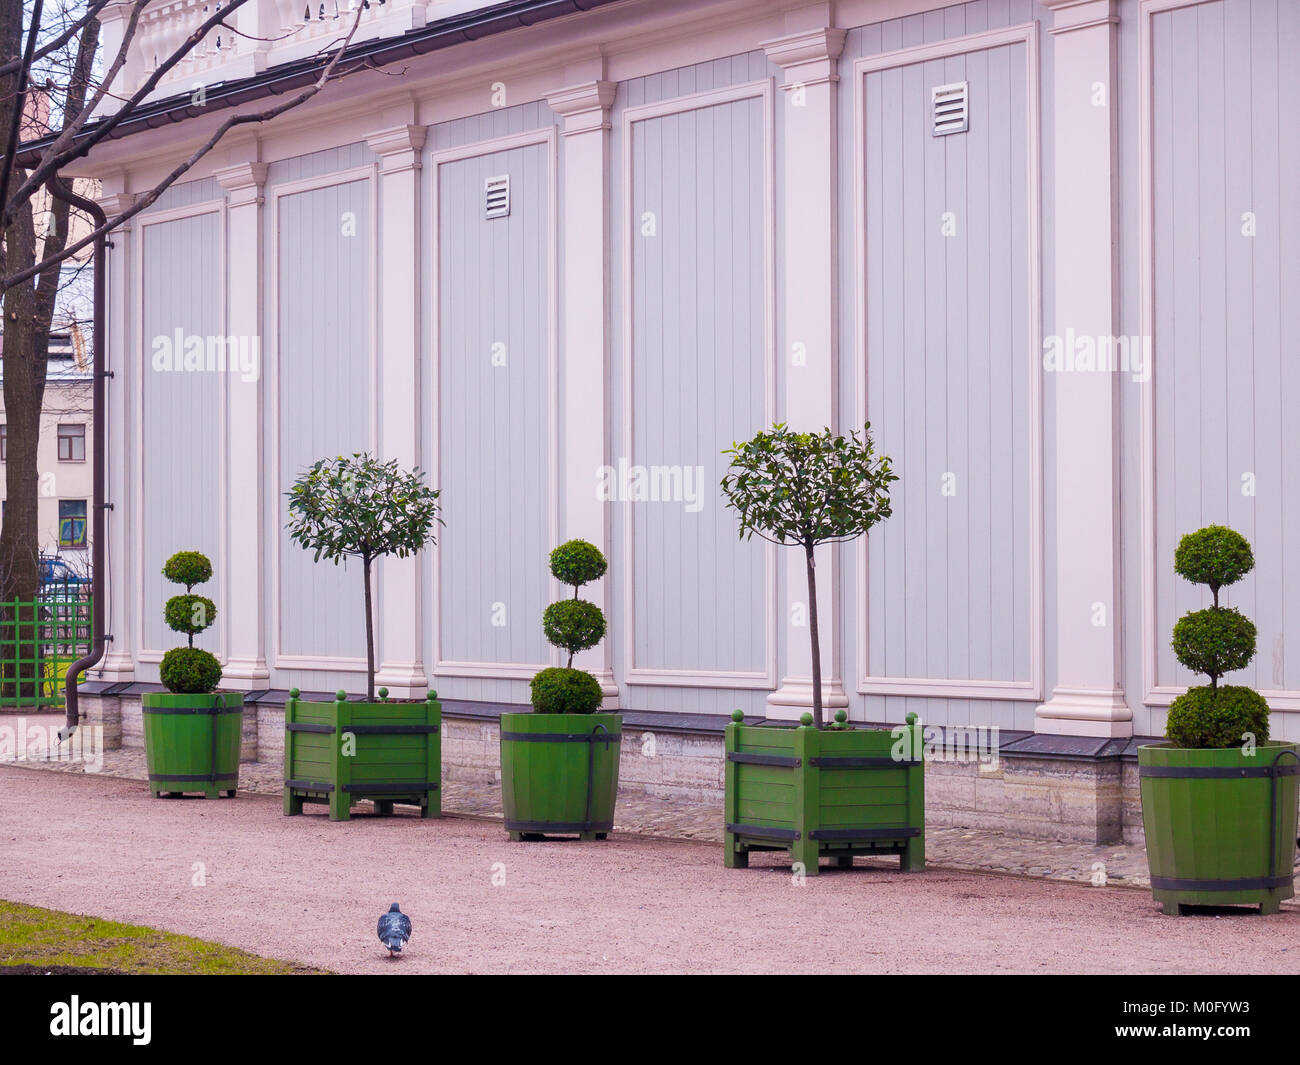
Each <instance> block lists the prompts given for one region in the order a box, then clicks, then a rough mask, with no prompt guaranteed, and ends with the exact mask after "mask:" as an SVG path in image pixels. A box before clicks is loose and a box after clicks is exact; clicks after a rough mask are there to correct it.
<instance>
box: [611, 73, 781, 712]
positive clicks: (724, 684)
mask: <svg viewBox="0 0 1300 1065" xmlns="http://www.w3.org/2000/svg"><path fill="white" fill-rule="evenodd" d="M775 96H776V93H775V87H774V83H773V80H772V78H763V79H761V80H759V81H751V82H745V83H743V84H739V85H731V86H728V87H726V88H722V89H716V90H711V91H707V92H697V93H691V94H689V95H686V96H675V97H673V98H671V99H667V100H661V101H658V102H656V103H650V104H642V105H640V106H637V107H628V108H625V109H624V110H623V113H622V116H621V119H620V134H621V137H622V141H623V145H622V166H623V174H622V185H623V189H622V198H623V210H622V212H621V222H620V223H619V224H620V225H621V226H622V241H623V284H622V290H623V295H622V299H623V303H622V314H623V323H622V332H623V335H622V343H623V433H622V445H623V454H624V455H625V456H626V457H627V460H628V462H629V463H632V462H633V460H634V456H633V440H634V433H633V424H634V414H635V398H636V397H635V396H634V395H633V388H632V382H633V376H632V350H633V343H634V340H635V338H634V337H633V335H632V332H633V328H632V319H633V315H632V307H633V299H634V292H633V288H634V285H633V267H632V264H633V246H634V243H635V235H634V231H635V228H636V227H635V214H634V209H633V203H632V196H633V189H632V131H633V126H634V125H635V124H636V123H637V122H644V121H646V120H648V119H654V118H663V117H664V116H666V115H675V114H682V113H684V112H686V111H699V110H704V109H706V108H709V107H718V106H720V105H723V104H730V103H737V102H739V101H741V100H752V99H757V100H760V101H761V103H762V107H763V215H764V225H763V285H764V301H765V308H764V316H763V332H764V344H763V349H764V350H763V354H764V362H765V375H764V376H765V381H764V411H763V413H764V419H765V421H766V423H767V424H769V425H770V424H771V423H772V422H773V421H774V420H775V419H776V415H777V407H776V397H777V380H776V375H777V352H776V334H777V302H776V300H777V290H776V164H777V160H776V104H775ZM625 505H626V504H625ZM623 524H624V529H623V550H624V560H623V567H622V569H623V580H624V585H623V641H624V655H625V657H624V662H625V663H626V665H625V667H624V672H623V677H622V680H623V683H625V684H631V685H657V686H664V687H682V688H718V689H750V690H766V691H770V690H772V689H774V688H776V685H777V646H776V644H777V611H778V604H777V558H776V547H775V546H774V545H772V544H766V545H765V546H764V559H763V566H764V586H765V594H764V605H765V615H766V616H765V618H764V630H765V631H764V656H765V661H766V668H765V669H763V670H760V671H743V670H741V671H735V670H692V669H663V668H651V667H646V666H638V665H637V664H636V579H635V571H636V565H635V522H634V521H633V517H632V514H631V512H629V513H628V514H627V516H626V519H625V521H624V523H623Z"/></svg>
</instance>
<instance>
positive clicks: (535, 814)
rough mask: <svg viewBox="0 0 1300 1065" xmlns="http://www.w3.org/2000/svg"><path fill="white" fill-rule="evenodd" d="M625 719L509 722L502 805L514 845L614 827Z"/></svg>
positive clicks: (535, 717)
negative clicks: (523, 840)
mask: <svg viewBox="0 0 1300 1065" xmlns="http://www.w3.org/2000/svg"><path fill="white" fill-rule="evenodd" d="M622 738H623V715H622V714H536V713H534V714H527V713H522V714H502V715H501V804H502V806H503V807H504V809H505V821H506V830H507V831H508V832H509V833H510V838H511V839H513V840H521V839H536V838H539V837H546V836H557V835H575V834H576V835H577V836H578V837H579V838H580V839H604V838H605V836H606V835H607V834H608V833H609V831H610V830H611V829H612V828H613V827H614V802H615V799H616V798H617V797H618V757H619V748H620V747H621V741H622Z"/></svg>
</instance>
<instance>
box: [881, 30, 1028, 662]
mask: <svg viewBox="0 0 1300 1065" xmlns="http://www.w3.org/2000/svg"><path fill="white" fill-rule="evenodd" d="M956 81H967V82H969V85H970V95H969V99H970V109H971V113H970V129H969V131H968V132H966V133H959V134H952V135H948V136H943V137H934V136H932V134H931V96H930V94H931V89H932V88H933V87H934V86H937V85H944V84H948V83H951V82H956ZM865 92H866V97H865V108H864V119H863V120H864V126H865V129H864V131H863V133H864V136H865V138H866V140H865V146H866V151H865V160H864V165H865V167H866V174H865V176H864V177H865V189H866V205H865V219H866V241H867V246H866V277H865V279H864V282H865V285H866V330H867V332H866V338H867V339H866V342H867V351H866V352H865V357H866V360H867V366H866V380H867V409H868V418H869V420H870V421H871V423H872V429H873V433H874V434H875V437H876V441H877V443H878V445H879V447H880V449H881V450H882V451H883V452H884V453H885V454H888V455H890V456H891V457H892V458H893V460H894V463H895V470H896V472H897V473H898V475H899V477H900V480H899V481H898V483H896V484H895V485H894V488H893V498H894V515H893V517H892V518H891V519H890V520H889V521H887V522H885V523H884V525H882V526H881V527H880V528H879V530H877V531H875V532H873V533H872V534H871V538H870V541H869V547H868V557H869V566H870V569H869V581H868V585H869V604H868V617H869V619H870V621H871V622H872V624H871V625H870V627H869V652H868V669H869V674H870V675H871V676H877V677H907V678H924V679H936V680H939V679H952V680H987V681H1003V682H1015V681H1026V680H1029V679H1031V652H1030V649H1031V640H1032V639H1034V638H1036V635H1035V634H1034V633H1031V631H1030V617H1031V611H1030V595H1031V583H1032V582H1031V571H1030V565H1031V559H1030V538H1031V522H1032V521H1034V520H1035V516H1034V515H1033V514H1032V513H1031V506H1030V500H1031V476H1032V472H1031V463H1030V439H1031V437H1030V434H1031V433H1032V432H1033V431H1034V424H1033V413H1032V411H1031V409H1030V405H1031V404H1030V397H1031V391H1030V383H1031V380H1032V378H1031V377H1030V374H1031V373H1033V372H1037V370H1036V361H1035V360H1036V354H1035V353H1031V352H1030V351H1029V343H1030V338H1029V330H1028V322H1029V312H1028V298H1029V295H1028V293H1029V270H1030V269H1031V264H1030V262H1029V252H1028V248H1029V245H1028V226H1029V210H1030V203H1031V201H1030V197H1029V190H1028V188H1027V187H1026V173H1027V157H1026V152H1027V150H1028V146H1027V143H1026V97H1025V93H1026V84H1025V52H1024V46H1023V45H1021V44H1016V45H1010V46H1004V47H997V48H991V49H987V50H984V51H979V52H973V53H969V54H967V55H961V56H953V57H948V58H944V59H938V60H933V61H929V62H924V63H914V64H911V65H907V66H902V67H894V68H889V69H886V70H882V71H873V72H870V73H869V74H868V75H867V77H866V87H865Z"/></svg>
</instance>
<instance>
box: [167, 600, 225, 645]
mask: <svg viewBox="0 0 1300 1065" xmlns="http://www.w3.org/2000/svg"><path fill="white" fill-rule="evenodd" d="M216 618H217V606H216V604H215V603H214V602H213V601H212V600H211V599H209V598H208V597H207V596H206V595H194V594H192V593H187V594H185V595H173V596H172V597H171V598H170V599H168V600H167V605H166V606H165V607H163V619H164V620H165V621H166V622H167V627H168V628H169V629H171V630H172V631H173V632H183V633H186V634H187V635H189V636H194V635H196V634H197V633H200V632H202V631H203V630H204V629H206V628H208V627H209V626H210V625H211V624H212V623H213V622H214V621H215V620H216Z"/></svg>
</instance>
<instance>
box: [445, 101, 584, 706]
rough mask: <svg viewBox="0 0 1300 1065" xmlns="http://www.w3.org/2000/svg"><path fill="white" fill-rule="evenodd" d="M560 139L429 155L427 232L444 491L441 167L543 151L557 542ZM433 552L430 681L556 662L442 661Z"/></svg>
mask: <svg viewBox="0 0 1300 1065" xmlns="http://www.w3.org/2000/svg"><path fill="white" fill-rule="evenodd" d="M558 140H559V137H558V134H557V129H556V126H555V125H553V124H552V125H547V126H543V127H541V128H538V129H534V130H528V131H526V132H522V133H512V134H509V135H506V136H503V137H493V138H491V139H489V140H482V141H474V142H472V143H470V144H464V145H460V146H457V147H455V148H445V149H442V150H440V151H435V152H432V153H430V155H429V166H428V170H429V174H430V181H431V182H432V185H431V190H430V203H431V204H432V210H431V212H430V213H431V215H432V218H431V219H430V227H431V228H430V232H431V233H432V238H433V248H432V252H431V255H430V259H431V264H430V266H431V268H430V275H431V283H430V289H429V291H430V292H431V294H432V295H431V299H432V305H431V306H432V313H431V315H430V322H431V328H430V330H429V345H430V350H431V353H432V370H431V374H430V379H429V393H430V409H431V412H432V420H431V422H430V425H431V430H432V431H431V432H430V434H429V436H430V440H429V454H430V462H429V465H430V476H431V479H432V480H433V487H434V488H438V489H441V487H442V467H441V451H440V449H441V443H442V441H441V435H442V434H441V428H442V406H441V405H442V351H441V331H442V300H441V291H442V274H441V269H440V267H441V258H442V256H441V250H442V248H441V239H442V238H441V234H440V232H439V228H438V227H439V220H440V214H441V207H442V204H441V202H440V198H439V184H440V174H441V169H442V167H443V166H444V165H445V164H447V163H456V162H462V161H463V160H466V159H476V158H478V157H480V156H484V155H495V154H496V153H497V152H507V151H512V150H514V149H516V148H528V147H532V146H534V145H542V146H544V147H545V148H546V152H547V166H546V179H547V181H548V182H549V184H550V195H549V197H548V208H549V217H548V219H547V242H548V247H547V254H546V258H547V266H548V268H549V271H548V272H549V275H550V286H549V289H548V291H547V297H546V346H547V383H546V388H547V408H548V414H547V418H548V421H547V427H546V447H547V469H548V474H549V476H548V485H547V487H548V488H549V489H550V492H549V496H550V498H549V500H548V503H547V514H546V521H547V525H548V529H549V533H550V542H551V543H558V542H559V536H560V443H559V440H560V414H559V409H560V407H559V405H560V363H559V352H560V285H559V274H560V241H559V224H560V222H559V219H560V215H559V211H560V208H559V204H560V165H559V154H558ZM432 550H433V566H432V570H433V609H432V625H431V629H432V634H431V639H432V648H433V659H432V665H431V667H430V674H431V678H438V677H477V678H487V679H492V680H531V679H532V678H533V677H534V676H535V675H536V674H537V673H538V672H539V671H540V670H543V669H545V668H546V667H547V666H550V665H554V664H555V663H556V662H558V661H559V659H558V657H556V655H555V654H553V655H552V661H550V662H543V663H520V662H499V663H498V662H460V661H455V660H452V659H446V658H443V656H442V631H443V626H442V545H441V544H435V545H434V546H433V548H432Z"/></svg>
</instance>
